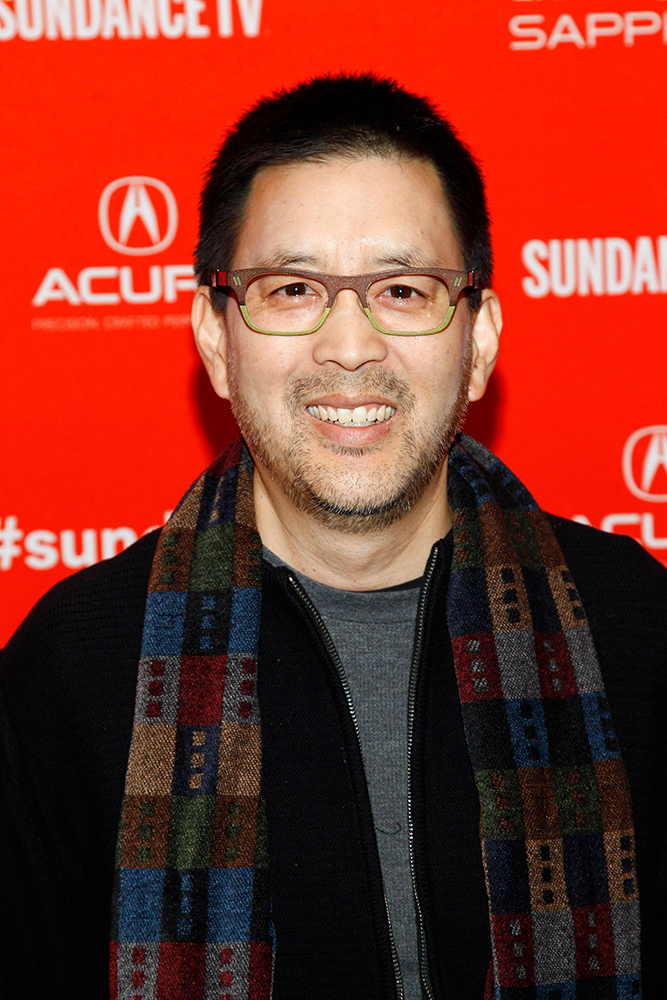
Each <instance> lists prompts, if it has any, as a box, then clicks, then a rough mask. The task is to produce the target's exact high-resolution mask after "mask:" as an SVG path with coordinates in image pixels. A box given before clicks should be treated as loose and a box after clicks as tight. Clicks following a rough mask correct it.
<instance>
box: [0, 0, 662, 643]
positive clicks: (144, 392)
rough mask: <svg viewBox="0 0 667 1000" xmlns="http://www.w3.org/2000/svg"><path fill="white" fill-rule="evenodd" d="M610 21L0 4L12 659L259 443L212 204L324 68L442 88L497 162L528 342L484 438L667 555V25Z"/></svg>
mask: <svg viewBox="0 0 667 1000" xmlns="http://www.w3.org/2000/svg"><path fill="white" fill-rule="evenodd" d="M651 2H653V0H651ZM598 7H602V5H597V4H596V2H595V0H468V2H467V3H465V4H464V3H458V4H454V3H451V2H443V0H422V2H421V3H418V4H407V3H403V2H401V0H382V2H380V0H366V3H364V4H360V3H358V0H354V2H353V0H331V2H329V3H327V4H321V5H317V4H314V3H312V2H306V0H0V52H1V53H2V57H3V58H2V59H1V60H0V76H1V80H2V93H3V96H4V99H3V101H2V106H1V107H0V117H1V121H2V135H3V151H4V156H3V159H2V166H1V167H0V171H1V179H2V190H3V195H4V197H3V210H2V213H0V232H1V238H2V247H3V250H4V254H3V266H2V270H1V271H0V281H1V282H2V285H3V291H4V294H3V298H2V301H3V318H4V331H3V364H2V370H1V374H0V378H1V379H2V387H1V389H2V391H1V392H0V408H1V411H2V434H1V435H0V448H1V454H0V468H1V469H2V473H3V483H2V493H1V496H0V587H1V588H2V594H1V604H0V607H1V608H2V611H1V612H0V614H1V616H2V621H1V629H0V642H2V641H4V640H5V639H6V638H7V637H8V636H9V634H10V633H11V631H12V630H13V629H14V628H15V627H16V625H17V624H18V622H19V621H20V620H21V618H22V617H23V616H24V615H25V613H26V612H27V611H28V610H29V608H30V607H31V605H32V604H33V603H34V602H35V600H36V599H37V598H38V597H39V596H40V594H42V593H43V592H44V591H45V590H46V589H47V588H48V587H50V586H51V585H52V584H53V583H55V582H56V580H58V579H59V578H61V577H62V576H64V575H66V574H67V573H70V572H72V571H73V570H74V569H75V568H77V567H78V566H80V565H85V564H87V563H89V562H92V561H94V560H96V559H99V558H101V557H103V556H106V555H110V554H111V553H113V552H114V551H117V550H119V549H120V548H122V547H123V545H126V544H128V542H129V541H131V540H132V539H133V538H134V537H135V535H139V534H141V533H142V532H143V531H145V530H146V529H147V528H149V527H151V526H153V525H156V524H159V523H161V522H162V520H163V519H164V516H165V512H166V511H168V510H169V509H170V507H171V506H172V504H174V503H175V502H176V500H177V499H178V498H179V497H180V495H181V494H182V493H183V492H184V490H185V489H186V487H187V486H188V484H189V483H190V482H191V480H192V479H193V478H194V477H195V476H196V475H197V474H198V472H199V471H200V470H201V469H202V468H203V467H204V466H205V465H206V464H207V463H208V462H209V460H210V458H211V456H212V455H213V454H214V452H217V451H218V450H219V449H220V448H221V447H222V446H223V445H224V444H225V443H226V442H227V441H228V440H230V439H231V437H232V436H233V435H234V433H235V429H234V425H233V421H232V419H231V417H230V413H229V410H228V408H227V406H226V404H223V403H221V402H220V401H219V400H217V398H216V397H215V396H214V395H213V393H212V391H211V390H210V389H209V387H208V385H207V382H206V378H205V376H204V374H203V372H202V370H201V368H200V365H199V362H198V359H197V356H196V353H195V350H194V347H193V346H192V342H191V335H190V332H189V325H188V311H189V303H190V299H191V295H192V293H191V284H192V282H191V278H190V277H189V275H190V263H191V259H192V258H191V254H192V248H193V244H194V239H195V230H196V202H197V196H198V190H199V188H200V185H201V180H202V176H203V173H204V171H205V168H206V164H207V162H208V161H209V159H210V157H211V155H212V152H213V150H214V148H215V147H216V145H217V143H218V141H219V139H220V137H221V135H222V133H223V131H224V129H225V128H226V127H227V126H228V125H229V124H230V123H231V122H232V121H233V120H234V119H235V118H236V117H237V115H238V114H239V113H240V112H241V111H242V110H243V109H244V108H246V107H247V106H248V105H249V104H250V103H251V102H252V101H253V100H254V99H255V98H256V97H258V96H260V95H262V94H265V93H267V92H269V91H271V90H273V89H275V88H276V87H279V86H283V85H290V84H293V83H295V82H297V81H299V80H302V79H304V78H306V77H308V76H311V75H313V74H317V73H322V72H324V71H337V70H366V69H372V70H374V71H376V72H378V73H381V74H388V75H391V76H394V77H396V78H397V79H398V80H399V81H400V82H402V83H403V84H405V85H406V86H407V87H409V88H412V89H414V90H416V91H418V92H421V93H425V94H428V95H429V96H431V97H432V98H433V99H434V100H435V101H436V102H437V104H438V105H439V106H440V107H441V109H442V110H443V111H444V112H445V113H446V114H447V115H449V116H450V117H451V119H452V120H453V121H454V123H455V124H456V125H457V126H458V128H459V129H460V131H461V134H462V136H463V137H464V139H465V140H466V141H467V142H468V143H469V144H470V145H471V146H472V148H473V149H474V150H475V151H476V152H477V154H478V156H479V157H480V159H481V161H482V164H483V167H484V170H485V174H486V177H487V180H488V188H489V198H490V205H491V211H492V216H493V222H494V238H495V247H496V256H497V282H496V286H497V290H498V292H499V294H500V297H501V300H502V302H503V306H504V313H505V324H506V325H505V332H504V333H503V337H502V350H501V361H500V363H499V366H498V369H497V372H496V374H495V375H494V378H493V380H492V385H491V388H490V390H489V392H488V394H487V397H486V398H485V400H483V401H482V402H481V403H479V404H477V406H476V407H475V408H473V410H472V411H471V415H470V417H469V419H468V428H467V429H469V430H470V432H471V433H474V434H476V435H477V436H478V437H480V438H481V439H482V440H483V441H484V442H485V443H487V444H488V445H490V446H491V447H492V448H493V449H494V450H495V451H497V452H498V453H499V454H500V456H501V457H502V458H503V459H504V460H505V461H506V462H508V463H509V464H510V466H511V467H512V468H513V469H514V470H515V471H516V472H517V474H518V475H519V476H520V477H522V478H523V479H524V480H525V481H526V483H527V484H528V485H529V487H530V488H531V489H532V491H533V492H534V493H535V495H536V496H537V499H538V500H539V502H540V503H541V504H542V506H544V507H545V508H546V509H548V510H551V511H554V512H557V513H561V514H563V515H566V516H570V517H572V516H577V517H579V518H585V519H588V520H589V521H590V522H591V523H592V524H594V525H596V526H598V527H599V526H602V527H604V528H606V529H607V530H613V531H620V532H626V533H628V534H631V535H633V536H634V537H636V538H638V539H640V540H641V541H642V542H643V544H644V545H646V547H647V548H648V549H649V550H650V551H651V552H653V554H654V555H655V556H657V557H658V558H660V559H662V560H663V561H666V560H667V506H666V501H667V404H666V401H665V392H664V388H663V383H664V375H663V373H664V371H665V367H666V362H667V350H666V348H665V334H664V325H665V323H664V320H665V294H666V293H667V236H666V235H665V234H666V233H667V222H666V219H667V211H666V209H667V188H666V186H665V183H664V163H665V162H666V161H667V130H665V127H664V107H665V98H666V97H667V77H666V73H665V56H666V54H667V11H666V10H663V8H662V6H660V5H656V4H653V7H654V9H653V10H644V11H632V10H626V9H625V8H624V7H623V5H620V6H617V8H615V9H614V11H611V12H610V11H605V10H604V9H602V10H600V9H598ZM10 95H11V99H10Z"/></svg>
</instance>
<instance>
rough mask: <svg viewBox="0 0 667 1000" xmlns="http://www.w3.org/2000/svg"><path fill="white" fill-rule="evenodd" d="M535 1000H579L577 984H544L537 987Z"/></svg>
mask: <svg viewBox="0 0 667 1000" xmlns="http://www.w3.org/2000/svg"><path fill="white" fill-rule="evenodd" d="M535 1000H577V984H576V983H548V984H544V983H542V984H541V985H539V986H536V987H535Z"/></svg>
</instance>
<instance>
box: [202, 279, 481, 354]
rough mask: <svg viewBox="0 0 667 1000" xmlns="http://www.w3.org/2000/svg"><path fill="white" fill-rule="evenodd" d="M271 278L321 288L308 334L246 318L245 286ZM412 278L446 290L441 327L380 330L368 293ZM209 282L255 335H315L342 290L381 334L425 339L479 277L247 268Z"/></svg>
mask: <svg viewBox="0 0 667 1000" xmlns="http://www.w3.org/2000/svg"><path fill="white" fill-rule="evenodd" d="M272 274H275V275H284V276H285V277H290V278H292V277H294V278H305V279H308V278H309V279H310V280H311V281H318V282H319V283H320V284H321V285H324V287H325V289H326V292H327V295H328V299H327V304H326V306H325V307H324V310H323V312H322V316H321V317H320V319H319V320H318V322H317V323H316V325H315V326H313V327H311V328H310V329H309V330H298V331H294V332H293V333H289V332H285V331H277V330H261V329H260V328H259V327H257V326H255V325H254V323H253V322H252V321H251V319H250V317H249V316H248V310H247V308H246V304H245V296H246V290H247V288H248V285H249V284H250V283H251V281H253V280H254V279H255V278H261V277H269V276H270V275H272ZM411 274H421V275H425V276H426V277H436V278H440V279H441V280H442V281H443V282H444V284H445V287H446V288H447V291H448V292H449V308H448V309H447V313H446V315H445V320H444V322H443V323H442V324H441V325H440V326H438V327H436V328H435V329H433V330H418V331H412V330H385V329H384V327H382V326H380V325H379V323H377V322H376V321H375V319H374V318H373V316H372V314H371V311H370V307H369V305H368V289H369V288H370V286H371V285H372V284H373V283H374V282H376V281H381V280H382V279H383V278H397V277H402V276H403V275H411ZM210 282H211V288H216V289H219V290H223V289H226V290H228V291H230V292H232V294H233V295H234V297H235V298H236V301H237V303H238V306H239V309H240V311H241V315H242V317H243V320H244V322H245V324H246V326H248V327H249V328H250V329H251V330H254V331H255V333H261V334H264V335H265V336H269V337H303V336H305V335H306V334H309V333H315V332H316V331H317V330H319V329H320V327H321V326H322V324H323V323H324V322H325V320H326V319H327V317H328V315H329V313H330V312H331V310H332V308H333V304H334V302H335V301H336V297H337V295H338V293H339V292H341V291H343V290H344V289H345V290H348V289H349V290H352V291H354V292H356V293H357V296H358V298H359V302H360V303H361V307H362V309H363V310H364V313H365V314H366V317H367V318H368V319H369V320H370V322H371V323H372V325H373V326H374V327H375V329H376V330H378V331H379V332H380V333H385V334H387V336H390V337H426V336H430V335H431V334H434V333H441V332H442V331H443V330H445V329H446V328H447V327H448V326H449V324H450V323H451V321H452V317H453V316H454V310H455V309H456V306H457V303H458V301H459V299H460V297H461V295H462V294H463V292H464V291H466V289H467V288H473V289H475V288H479V287H480V282H479V275H478V274H477V272H476V271H474V270H471V271H457V270H453V269H452V268H447V267H404V268H401V269H400V270H397V269H393V268H392V269H391V270H388V271H374V272H371V273H370V274H353V275H349V274H348V275H342V274H325V273H324V272H320V271H305V270H301V269H300V268H294V269H292V268H267V267H246V268H242V269H241V270H239V271H223V270H220V269H217V270H215V271H211V272H210Z"/></svg>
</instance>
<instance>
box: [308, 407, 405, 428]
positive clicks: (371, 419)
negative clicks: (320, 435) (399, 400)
mask: <svg viewBox="0 0 667 1000" xmlns="http://www.w3.org/2000/svg"><path fill="white" fill-rule="evenodd" d="M307 409H308V412H309V413H310V415H311V416H313V417H315V418H316V419H317V420H329V421H331V422H332V423H338V424H354V426H355V427H368V426H369V425H370V424H375V423H377V424H381V423H383V422H384V421H385V420H389V419H390V418H391V417H393V415H394V413H395V412H396V410H395V408H394V407H393V406H386V405H382V406H369V407H365V406H355V408H354V409H353V410H350V409H348V408H347V407H345V406H339V407H335V406H320V405H319V404H318V405H316V406H309V407H308V408H307Z"/></svg>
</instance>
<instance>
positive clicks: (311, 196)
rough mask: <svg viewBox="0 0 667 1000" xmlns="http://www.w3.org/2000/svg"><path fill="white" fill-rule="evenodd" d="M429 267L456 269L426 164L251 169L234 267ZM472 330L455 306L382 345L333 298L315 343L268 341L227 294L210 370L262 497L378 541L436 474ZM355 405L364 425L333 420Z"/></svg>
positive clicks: (311, 337)
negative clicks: (426, 327) (439, 320)
mask: <svg viewBox="0 0 667 1000" xmlns="http://www.w3.org/2000/svg"><path fill="white" fill-rule="evenodd" d="M428 265H430V266H439V267H448V268H455V269H461V268H462V267H463V261H462V257H461V251H460V249H459V246H458V242H457V239H456V236H455V234H454V230H453V226H452V222H451V219H450V215H449V209H448V206H447V202H446V199H445V196H444V194H443V189H442V185H441V182H440V180H439V178H438V176H437V174H436V172H435V169H434V168H433V167H432V166H431V165H430V164H428V163H425V162H422V161H416V160H404V159H390V158H380V157H368V158H364V159H347V158H332V159H329V160H326V161H325V162H323V163H297V164H291V165H287V166H275V167H269V168H266V169H264V170H263V171H261V172H260V173H259V174H258V175H257V177H256V178H255V180H254V182H253V185H252V189H251V192H250V196H249V200H248V204H247V209H246V213H245V218H244V222H243V226H242V229H241V234H240V239H239V243H238V247H237V251H236V255H235V258H234V261H233V268H234V269H240V268H250V267H261V266H274V267H275V266H279V267H281V268H282V267H286V268H287V269H288V268H289V266H293V267H296V268H305V269H312V270H316V271H323V272H328V273H332V274H350V275H352V274H361V273H368V272H374V271H381V270H383V269H389V268H392V267H396V266H398V267H401V266H411V267H420V266H428ZM470 320H471V318H470V313H469V310H468V307H467V305H466V303H465V301H463V300H461V301H460V302H459V305H458V307H457V309H456V312H455V314H454V318H453V320H452V322H451V323H450V325H449V326H448V327H447V329H445V330H444V331H442V332H440V333H437V334H432V335H427V336H408V337H401V336H390V335H387V334H383V333H380V332H379V331H378V330H376V329H375V328H374V327H373V326H372V324H371V323H370V322H369V320H368V319H367V317H366V316H365V314H364V312H363V310H362V308H361V304H360V302H359V299H358V298H357V296H356V294H355V292H353V291H351V290H344V291H342V292H340V293H339V294H338V298H337V299H336V302H335V304H334V307H333V309H332V311H331V313H330V315H329V317H328V318H327V320H326V321H325V323H324V324H323V326H322V327H321V328H320V329H319V330H317V331H316V332H315V333H312V334H307V335H304V336H283V337H280V336H269V335H264V334H259V333H255V332H254V331H252V330H250V329H249V328H248V327H247V326H246V325H245V323H244V321H243V318H242V316H241V313H240V311H239V308H238V306H237V304H236V301H235V299H234V298H233V297H231V296H230V297H229V300H228V306H227V310H226V312H225V314H224V316H223V317H217V318H216V320H215V322H216V323H218V324H219V328H220V331H219V333H220V335H219V339H217V343H216V345H215V349H214V353H215V355H216V357H215V358H214V359H213V361H212V362H211V361H210V359H209V362H210V363H209V365H208V366H209V372H210V373H211V377H212V380H213V383H214V386H215V387H216V390H217V391H218V392H219V394H220V395H222V396H228V397H229V399H230V401H231V404H232V409H233V411H234V414H235V416H236V419H237V421H238V423H239V426H240V428H241V431H242V433H243V435H244V437H245V439H246V442H247V443H248V446H249V448H250V451H251V453H252V455H253V458H254V459H255V463H256V475H259V476H261V477H262V479H263V481H264V483H265V486H266V487H267V488H268V490H269V491H271V490H272V489H275V488H276V486H277V487H278V488H279V489H280V490H281V491H282V493H283V494H284V495H285V496H287V497H288V498H289V500H290V501H291V502H292V503H294V504H295V505H296V506H297V507H298V508H299V509H302V510H307V511H309V512H310V513H311V514H312V515H313V516H314V517H316V518H317V519H318V520H319V521H320V522H322V523H325V524H328V525H330V526H332V527H336V528H339V529H341V530H347V531H357V532H358V531H368V530H374V529H379V528H382V527H384V526H386V525H387V524H389V523H391V522H392V521H394V520H396V519H397V518H398V517H400V516H401V515H402V514H403V513H405V512H406V511H407V510H408V509H410V508H411V507H412V506H413V505H414V503H415V502H416V501H417V500H418V498H419V496H420V495H421V494H422V492H423V491H424V489H426V488H427V486H428V484H429V483H432V481H433V477H434V476H436V477H437V476H438V475H439V474H441V472H442V466H443V460H444V457H445V455H446V450H447V448H448V446H449V444H450V443H451V440H452V437H453V435H454V434H455V432H456V430H457V428H458V425H459V423H460V420H461V417H462V415H463V412H464V410H465V406H466V404H467V401H468V396H469V382H470V372H471V369H472V365H473V362H474V360H475V359H476V356H477V353H478V352H477V349H476V346H475V343H474V339H473V338H471V337H470V325H471V323H470ZM485 381H486V380H485V379H484V382H485ZM482 392H483V386H482V387H481V390H480V391H478V392H477V393H476V394H477V395H481V394H482ZM359 407H365V411H366V413H365V416H366V419H365V421H364V423H363V425H361V426H356V425H355V424H354V423H349V422H343V421H345V420H346V419H347V414H346V413H345V412H344V411H345V410H348V411H352V412H354V411H355V410H356V411H357V413H356V414H354V416H355V419H356V420H357V421H359V420H360V419H361V418H362V417H363V416H364V414H363V413H362V411H360V410H359V409H358V408H359ZM383 415H384V418H385V419H379V418H381V417H382V416H383ZM325 416H326V417H329V418H331V417H332V416H333V417H338V418H339V419H322V417H325ZM373 418H374V419H373Z"/></svg>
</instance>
